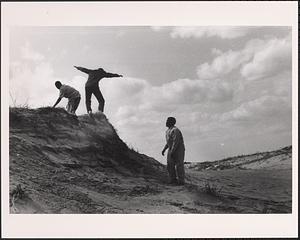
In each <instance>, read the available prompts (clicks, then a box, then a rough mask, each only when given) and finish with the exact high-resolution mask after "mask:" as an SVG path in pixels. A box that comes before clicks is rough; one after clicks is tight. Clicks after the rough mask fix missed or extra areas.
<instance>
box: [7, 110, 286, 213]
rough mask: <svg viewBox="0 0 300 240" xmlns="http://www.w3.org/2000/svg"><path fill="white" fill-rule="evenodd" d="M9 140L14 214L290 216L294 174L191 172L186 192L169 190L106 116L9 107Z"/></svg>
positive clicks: (159, 170)
mask: <svg viewBox="0 0 300 240" xmlns="http://www.w3.org/2000/svg"><path fill="white" fill-rule="evenodd" d="M9 141H10V152H9V154H10V168H9V171H10V193H11V199H10V200H11V209H10V211H11V213H91V214H96V213H273V212H277V213H280V212H282V213H287V212H291V168H285V169H277V168H273V169H271V168H261V169H250V168H254V167H253V163H254V162H252V165H251V164H250V165H249V169H248V170H241V169H228V170H222V171H215V170H212V171H210V170H205V171H197V170H195V169H187V184H186V185H185V186H172V185H168V184H166V181H167V175H166V168H165V166H164V165H162V164H160V163H159V162H157V161H156V160H155V159H153V158H150V157H148V156H146V155H143V154H139V153H137V152H135V151H133V150H131V149H128V147H127V145H126V144H125V143H124V142H123V141H122V140H121V139H120V138H119V137H118V135H117V133H116V131H115V129H114V128H113V126H112V125H111V124H110V123H109V122H108V120H107V119H106V117H105V116H104V115H97V116H96V117H95V120H94V121H93V120H92V119H90V118H89V117H87V116H80V117H79V118H78V119H77V118H75V117H73V116H71V115H69V114H67V113H66V112H65V111H64V110H63V109H50V108H40V109H35V110H33V109H16V108H14V109H10V136H9ZM284 156H285V157H286V155H284ZM274 157H275V156H274ZM275 158H276V161H273V160H272V162H280V161H281V160H282V159H283V158H282V157H281V158H280V156H279V155H277V156H276V157H275ZM289 160H290V158H289V159H288V158H287V159H285V160H282V161H289ZM237 162H238V161H237ZM250 162H251V161H248V163H250ZM261 164H263V163H261ZM265 165H267V164H265ZM290 166H291V165H290ZM249 179H251V181H249ZM207 184H209V186H210V187H212V190H216V192H215V193H214V192H211V191H209V187H208V185H207ZM17 185H20V186H21V189H22V191H21V193H20V191H19V192H18V193H17V194H16V187H17ZM218 190H221V191H220V192H218ZM23 191H24V192H23Z"/></svg>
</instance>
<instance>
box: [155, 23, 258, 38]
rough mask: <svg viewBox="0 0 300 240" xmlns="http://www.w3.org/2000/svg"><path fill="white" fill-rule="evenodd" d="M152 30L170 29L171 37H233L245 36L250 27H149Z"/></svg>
mask: <svg viewBox="0 0 300 240" xmlns="http://www.w3.org/2000/svg"><path fill="white" fill-rule="evenodd" d="M151 28H152V29H153V30H154V31H170V34H171V37H173V38H178V37H179V38H192V37H193V38H204V37H206V38H209V37H219V38H222V39H234V38H239V37H243V36H246V35H247V34H248V33H249V32H250V31H251V30H252V29H253V28H252V27H244V26H242V27H237V26H195V27H194V26H180V27H161V26H153V27H151Z"/></svg>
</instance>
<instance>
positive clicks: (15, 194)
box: [9, 184, 26, 207]
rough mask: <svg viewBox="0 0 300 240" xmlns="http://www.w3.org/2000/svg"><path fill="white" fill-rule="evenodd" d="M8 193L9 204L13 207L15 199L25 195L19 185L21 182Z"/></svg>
mask: <svg viewBox="0 0 300 240" xmlns="http://www.w3.org/2000/svg"><path fill="white" fill-rule="evenodd" d="M9 195H10V204H9V205H10V206H11V207H14V205H15V201H16V200H18V199H23V198H24V197H25V196H26V194H25V191H24V189H22V187H21V184H18V185H17V187H16V188H14V189H13V190H12V191H11V193H10V194H9Z"/></svg>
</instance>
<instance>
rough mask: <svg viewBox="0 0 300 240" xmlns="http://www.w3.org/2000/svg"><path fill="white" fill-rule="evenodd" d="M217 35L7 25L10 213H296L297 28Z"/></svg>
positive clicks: (194, 28)
mask: <svg viewBox="0 0 300 240" xmlns="http://www.w3.org/2000/svg"><path fill="white" fill-rule="evenodd" d="M95 4H96V3H95ZM98 4H99V3H98ZM157 4H158V3H157ZM40 5H41V10H42V11H44V13H45V14H49V16H50V15H51V11H50V10H51V8H50V10H49V12H50V13H47V9H43V4H42V3H40ZM58 6H59V3H57V7H58ZM103 7H105V6H103ZM99 9H100V10H101V4H100V6H99ZM118 9H119V8H118ZM25 11H26V9H25ZM33 11H35V10H33ZM145 11H146V10H145ZM116 13H118V12H117V11H116V12H114V13H113V12H112V13H111V14H116ZM85 14H86V13H85ZM51 16H52V17H54V15H53V12H52V15H51ZM100 16H101V14H100ZM100 16H99V17H100ZM78 17H79V18H80V16H78ZM78 21H79V22H80V20H78ZM78 21H77V22H78ZM219 22H220V23H222V18H220V19H219ZM96 23H97V21H96ZM125 23H126V22H125ZM220 23H219V24H201V21H199V20H197V21H196V22H195V23H194V24H192V23H190V24H180V23H179V24H169V25H168V24H166V23H165V22H162V24H161V25H160V24H140V23H139V22H137V23H136V24H129V23H128V24H124V23H122V22H119V24H106V22H105V21H104V23H103V24H92V25H84V24H77V25H76V24H72V25H68V24H66V25H65V24H61V25H58V24H44V25H43V24H39V22H36V24H27V25H26V24H24V25H22V24H12V25H10V26H9V27H8V28H7V34H8V36H7V39H6V42H7V43H8V46H7V49H6V50H5V52H6V56H7V59H8V60H7V62H6V68H7V74H6V76H7V79H6V78H5V79H3V78H2V81H3V80H5V81H7V87H6V89H5V91H6V95H5V96H7V98H6V102H7V105H6V106H3V104H2V108H6V112H7V121H8V129H7V132H8V136H7V138H6V140H3V138H2V142H3V141H7V145H8V146H7V147H8V158H7V159H4V158H2V160H5V161H7V166H8V168H7V169H6V171H8V172H7V177H8V185H7V186H6V187H7V188H8V190H7V193H8V195H7V198H5V199H4V200H5V201H6V200H8V202H7V203H6V204H7V206H9V208H8V209H7V211H8V213H7V214H8V215H9V216H12V217H13V216H16V217H18V216H24V217H26V216H43V217H47V216H50V215H52V216H53V215H55V216H56V217H57V218H60V217H64V216H74V217H77V216H85V217H88V216H99V215H101V218H102V219H103V221H105V217H110V216H136V218H135V221H137V222H138V221H139V220H138V219H139V216H149V215H150V216H156V217H157V218H160V216H168V217H169V218H171V219H172V216H177V217H178V216H185V217H187V216H190V215H192V216H194V217H197V216H201V220H202V221H205V217H206V216H207V217H209V216H214V217H217V216H223V217H224V216H225V217H227V216H232V215H234V216H251V215H255V216H261V217H264V216H269V217H271V218H272V216H277V215H278V214H279V215H280V216H291V215H292V214H293V213H294V214H295V209H294V207H293V206H295V204H297V203H295V199H296V198H295V196H294V194H295V192H294V190H293V187H295V185H293V184H295V180H293V179H295V178H294V177H295V175H293V173H294V174H295V158H296V161H298V156H295V150H294V147H295V144H294V143H295V142H294V140H293V136H294V135H295V134H297V133H295V132H294V128H293V116H294V115H293V114H297V116H298V113H297V112H295V111H294V109H293V106H294V105H293V104H294V103H293V98H294V97H295V95H293V94H294V92H293V89H294V88H295V84H297V78H295V76H296V75H295V73H294V72H293V71H295V70H294V69H293V66H295V65H293V52H294V51H295V42H293V41H294V40H295V38H293V37H295V36H293V34H294V33H293V28H294V27H295V26H292V25H284V24H281V25H278V24H273V25H270V24H265V25H263V24H249V25H247V24H242V25H240V24H239V22H238V21H236V24H224V25H222V24H220ZM1 38H2V37H1ZM293 39H294V40H293ZM1 47H2V46H1ZM1 69H2V64H1ZM2 81H1V82H2ZM1 84H2V83H1ZM297 97H298V95H297ZM1 98H2V97H1ZM2 101H3V99H2ZM2 115H3V112H2ZM2 118H3V116H2ZM1 128H2V127H1ZM296 164H297V163H296ZM2 169H3V167H2ZM293 181H294V183H293ZM2 187H3V185H2ZM2 196H3V193H2ZM2 201H3V199H2ZM297 201H298V200H297ZM25 219H26V218H25ZM178 221H180V217H179V218H178ZM193 224H194V223H193Z"/></svg>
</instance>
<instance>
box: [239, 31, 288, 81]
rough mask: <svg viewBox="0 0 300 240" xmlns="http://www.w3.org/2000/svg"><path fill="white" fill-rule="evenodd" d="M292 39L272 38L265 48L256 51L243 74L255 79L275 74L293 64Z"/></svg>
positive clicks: (243, 68)
mask: <svg viewBox="0 0 300 240" xmlns="http://www.w3.org/2000/svg"><path fill="white" fill-rule="evenodd" d="M291 63H292V44H291V39H290V38H289V37H288V38H284V39H271V40H269V41H267V42H266V44H265V46H264V48H263V49H260V50H259V51H257V52H255V53H254V56H253V59H252V61H251V62H248V63H246V64H245V65H244V66H243V67H242V69H241V74H242V76H243V77H245V78H246V79H248V80H255V79H259V78H263V77H267V76H271V75H274V74H276V73H278V72H280V71H282V70H285V69H290V70H291V66H292V64H291Z"/></svg>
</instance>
